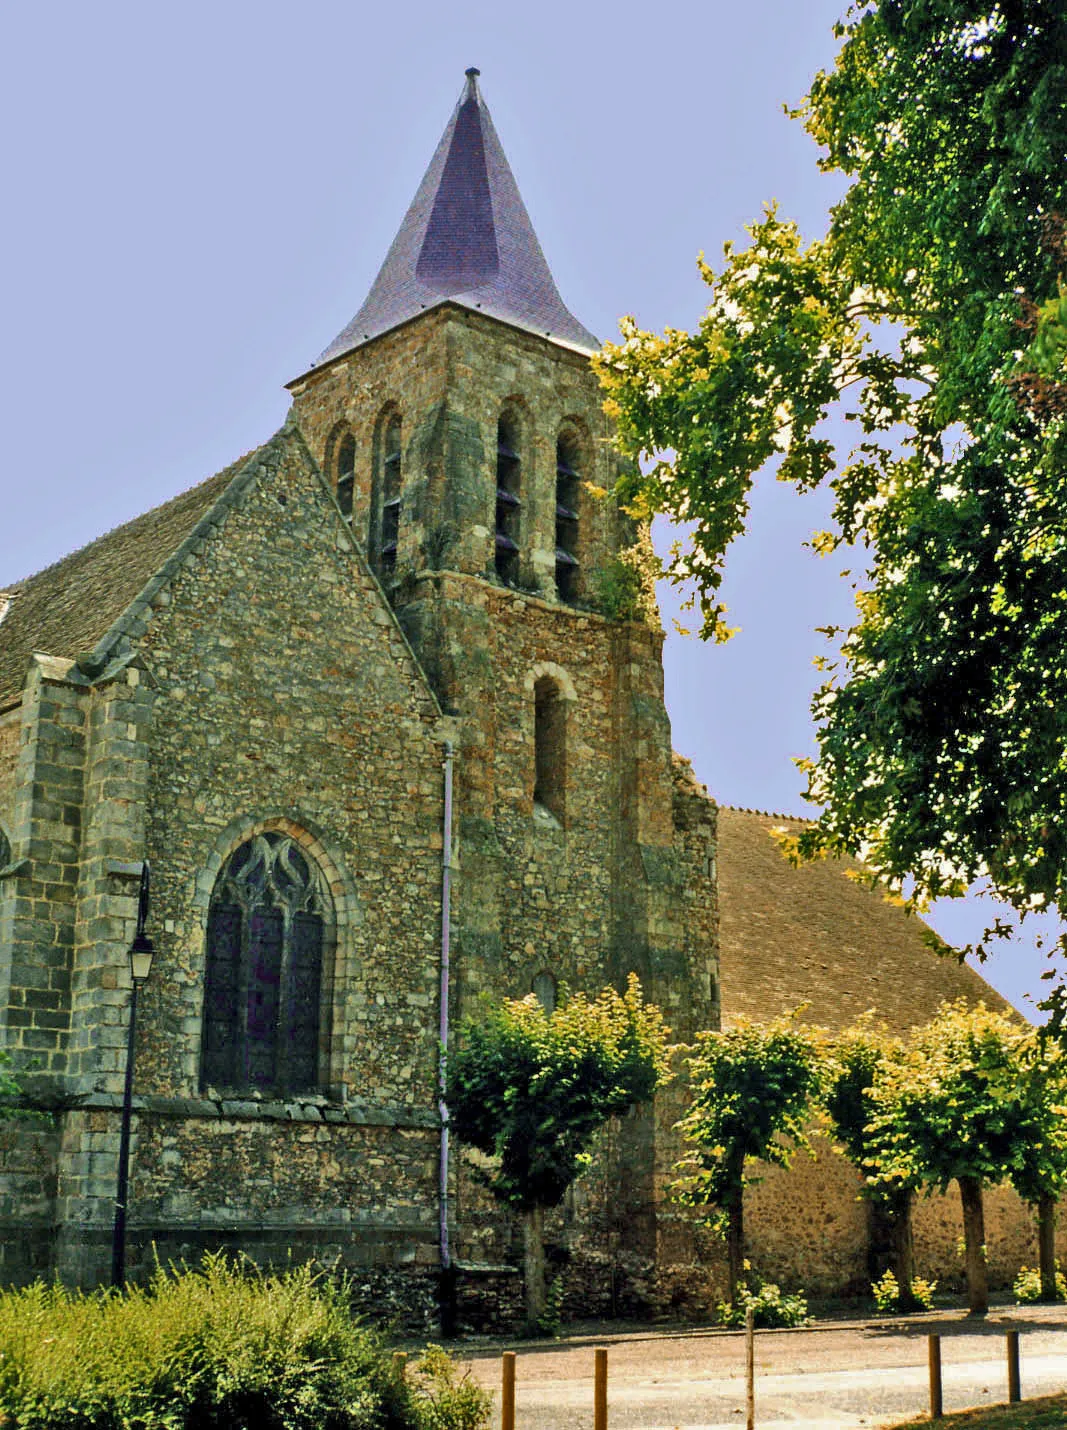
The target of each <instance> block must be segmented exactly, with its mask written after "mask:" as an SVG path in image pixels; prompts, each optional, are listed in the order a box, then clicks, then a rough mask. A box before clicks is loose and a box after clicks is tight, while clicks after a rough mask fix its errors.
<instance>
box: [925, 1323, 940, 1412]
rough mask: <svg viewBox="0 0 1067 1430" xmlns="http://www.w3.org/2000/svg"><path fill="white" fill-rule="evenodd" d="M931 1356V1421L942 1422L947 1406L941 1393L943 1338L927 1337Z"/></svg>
mask: <svg viewBox="0 0 1067 1430" xmlns="http://www.w3.org/2000/svg"><path fill="white" fill-rule="evenodd" d="M926 1344H927V1349H928V1351H929V1356H930V1419H931V1420H940V1419H941V1416H942V1415H943V1414H944V1409H945V1404H944V1399H943V1397H942V1393H941V1337H940V1336H927V1338H926Z"/></svg>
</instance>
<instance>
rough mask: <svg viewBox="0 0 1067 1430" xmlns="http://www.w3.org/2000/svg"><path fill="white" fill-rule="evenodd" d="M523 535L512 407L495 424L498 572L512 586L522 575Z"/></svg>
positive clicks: (519, 462) (517, 432) (519, 458)
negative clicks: (520, 565)
mask: <svg viewBox="0 0 1067 1430" xmlns="http://www.w3.org/2000/svg"><path fill="white" fill-rule="evenodd" d="M521 538H522V456H521V440H520V428H519V422H518V419H517V417H516V415H515V413H514V412H513V411H512V410H508V411H506V412H502V413H501V415H500V418H499V420H498V422H497V424H496V556H495V562H496V574H497V575H498V576H499V577H500V579H501V581H504V582H505V583H506V584H507V585H509V586H514V585H515V584H516V582H517V581H518V578H519V561H520V556H521Z"/></svg>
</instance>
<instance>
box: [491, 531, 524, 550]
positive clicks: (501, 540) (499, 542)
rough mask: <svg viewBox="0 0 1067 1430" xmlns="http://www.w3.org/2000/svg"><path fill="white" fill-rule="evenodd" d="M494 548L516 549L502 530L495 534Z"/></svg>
mask: <svg viewBox="0 0 1067 1430" xmlns="http://www.w3.org/2000/svg"><path fill="white" fill-rule="evenodd" d="M496 549H497V550H498V551H518V549H519V548H518V547H517V546H516V545H515V543H514V541H512V539H511V537H510V536H505V535H504V533H503V532H502V531H498V532H497V534H496Z"/></svg>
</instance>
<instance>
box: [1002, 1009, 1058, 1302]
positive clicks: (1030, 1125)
mask: <svg viewBox="0 0 1067 1430" xmlns="http://www.w3.org/2000/svg"><path fill="white" fill-rule="evenodd" d="M1018 1056H1019V1070H1018V1071H1019V1102H1020V1120H1021V1126H1020V1131H1019V1137H1018V1139H1017V1145H1016V1148H1015V1155H1014V1157H1013V1160H1012V1164H1011V1166H1010V1167H1009V1168H1008V1176H1009V1178H1010V1180H1011V1183H1012V1185H1013V1186H1014V1188H1015V1190H1016V1191H1017V1192H1018V1193H1019V1195H1020V1196H1021V1197H1022V1198H1023V1200H1024V1201H1025V1202H1028V1203H1029V1204H1030V1206H1031V1207H1032V1208H1033V1210H1034V1214H1035V1218H1036V1222H1037V1247H1038V1267H1039V1269H1040V1276H1041V1299H1042V1301H1058V1300H1059V1291H1058V1290H1057V1287H1056V1205H1057V1202H1058V1201H1059V1198H1060V1197H1061V1195H1062V1194H1063V1192H1064V1189H1065V1188H1067V1059H1065V1057H1064V1052H1063V1049H1062V1048H1061V1047H1060V1046H1058V1045H1057V1044H1054V1043H1051V1042H1049V1041H1047V1040H1046V1039H1044V1038H1042V1037H1041V1035H1040V1034H1039V1033H1031V1034H1029V1035H1028V1036H1027V1038H1026V1039H1025V1041H1024V1042H1022V1043H1021V1044H1020V1046H1019V1049H1018Z"/></svg>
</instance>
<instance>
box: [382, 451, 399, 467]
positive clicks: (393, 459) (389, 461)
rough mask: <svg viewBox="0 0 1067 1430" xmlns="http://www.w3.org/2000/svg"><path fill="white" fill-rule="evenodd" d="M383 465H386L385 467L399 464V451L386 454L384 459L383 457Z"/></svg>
mask: <svg viewBox="0 0 1067 1430" xmlns="http://www.w3.org/2000/svg"><path fill="white" fill-rule="evenodd" d="M385 465H386V466H387V467H399V465H400V453H399V452H390V453H389V455H388V457H386V459H385Z"/></svg>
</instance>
